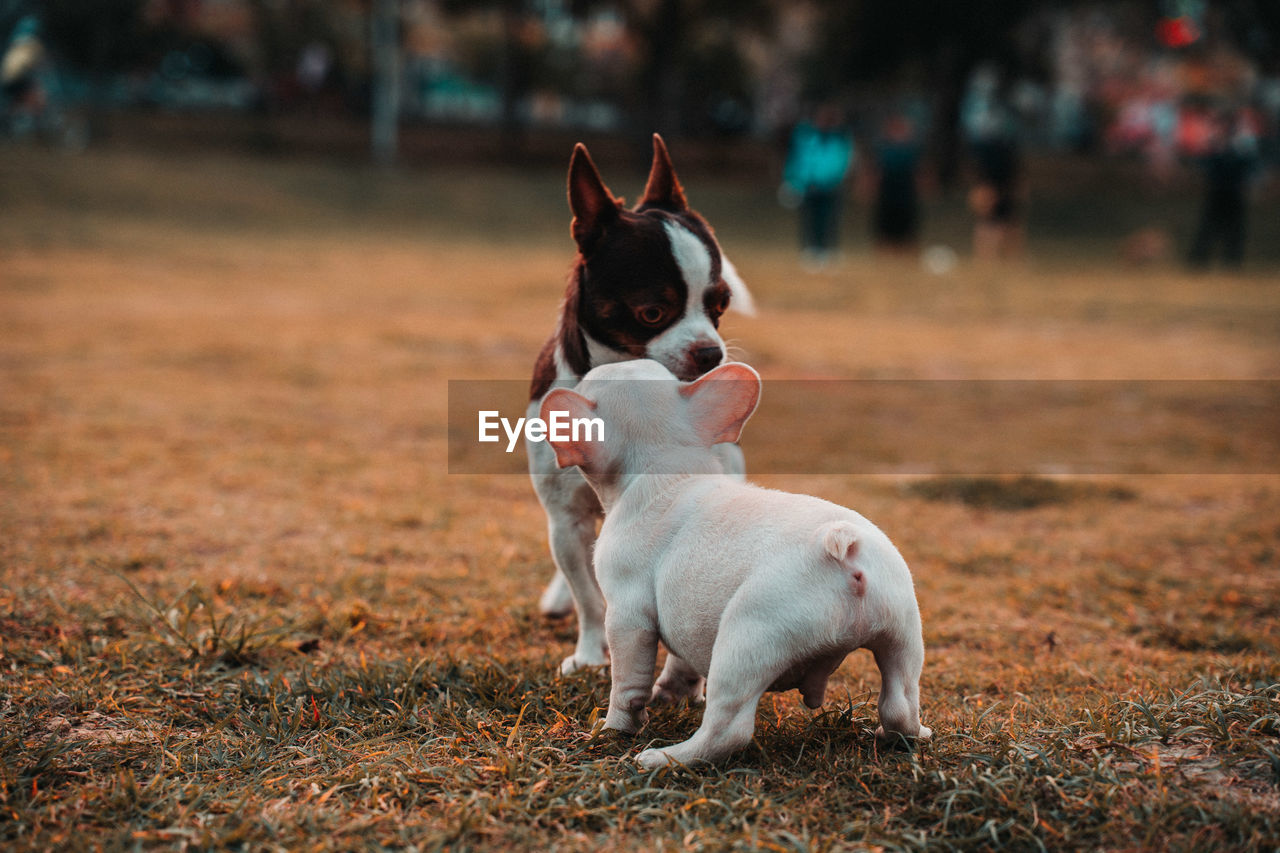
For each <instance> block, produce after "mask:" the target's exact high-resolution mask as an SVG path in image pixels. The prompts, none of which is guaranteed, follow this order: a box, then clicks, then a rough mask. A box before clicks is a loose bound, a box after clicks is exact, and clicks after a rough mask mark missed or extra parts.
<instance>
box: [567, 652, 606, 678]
mask: <svg viewBox="0 0 1280 853" xmlns="http://www.w3.org/2000/svg"><path fill="white" fill-rule="evenodd" d="M608 665H609V657H608V655H605V654H604V653H601V654H600V655H599V656H598V657H597V656H594V655H584V654H579V653H577V652H575V653H573V654H571V655H569V656H568V657H567V658H565V659H564V661H563V662H562V663H561V664H560V674H561V675H569V674H571V673H574V672H577V671H578V670H580V669H591V668H592V667H598V666H608Z"/></svg>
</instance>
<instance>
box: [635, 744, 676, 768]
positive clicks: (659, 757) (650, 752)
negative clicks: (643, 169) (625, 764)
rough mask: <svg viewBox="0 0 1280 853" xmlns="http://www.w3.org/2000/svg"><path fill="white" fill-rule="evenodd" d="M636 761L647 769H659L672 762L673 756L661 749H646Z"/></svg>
mask: <svg viewBox="0 0 1280 853" xmlns="http://www.w3.org/2000/svg"><path fill="white" fill-rule="evenodd" d="M636 763H637V764H639V765H640V766H641V767H643V768H644V769H645V770H657V769H658V768H659V767H666V766H668V765H669V764H671V757H670V756H668V755H667V754H666V753H665V752H663V751H662V750H660V749H646V750H645V751H644V752H642V753H640V754H639V755H637V756H636Z"/></svg>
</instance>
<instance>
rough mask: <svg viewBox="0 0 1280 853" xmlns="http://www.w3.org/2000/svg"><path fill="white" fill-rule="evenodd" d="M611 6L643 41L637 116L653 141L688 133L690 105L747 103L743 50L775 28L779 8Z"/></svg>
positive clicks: (736, 2) (717, 0) (668, 0)
mask: <svg viewBox="0 0 1280 853" xmlns="http://www.w3.org/2000/svg"><path fill="white" fill-rule="evenodd" d="M596 5H597V4H596V3H595V2H594V0H578V2H576V3H575V4H574V9H575V12H577V13H578V14H582V13H584V12H585V11H587V10H589V9H591V8H593V7H594V6H596ZM612 5H615V6H618V7H620V8H621V11H622V14H623V17H624V19H625V21H626V24H627V28H628V30H629V31H630V32H631V33H632V35H633V36H634V37H635V38H636V39H637V40H638V41H639V42H640V46H641V50H640V69H639V87H638V88H639V91H638V95H639V98H640V103H639V105H638V109H637V110H636V115H637V118H638V124H639V125H640V130H642V131H643V135H645V137H646V139H647V134H648V133H650V132H652V131H658V132H660V133H664V134H677V133H679V132H681V131H683V130H685V129H686V128H688V127H689V124H690V122H689V121H688V119H689V117H690V112H689V110H690V105H691V104H697V105H698V106H699V107H701V108H703V110H706V109H710V110H711V111H713V112H714V110H715V109H716V107H717V106H720V107H723V106H725V105H726V102H727V101H728V100H731V99H733V98H735V97H740V98H742V99H744V100H745V98H746V97H747V94H748V88H749V85H748V80H747V70H746V63H745V61H744V60H743V58H742V56H741V53H740V46H741V43H742V40H743V37H744V36H745V35H747V34H748V33H752V32H755V33H767V32H769V31H770V30H771V29H772V26H773V22H774V6H773V3H770V2H768V0H625V2H621V3H615V4H612ZM699 118H700V119H705V118H707V116H705V115H703V116H700V117H699ZM729 121H730V123H731V122H732V119H729ZM694 124H695V125H696V122H695V123H694Z"/></svg>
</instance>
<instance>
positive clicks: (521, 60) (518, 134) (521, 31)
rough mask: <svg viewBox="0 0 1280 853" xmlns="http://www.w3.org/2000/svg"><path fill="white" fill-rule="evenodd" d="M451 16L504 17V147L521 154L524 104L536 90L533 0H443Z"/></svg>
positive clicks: (500, 58)
mask: <svg viewBox="0 0 1280 853" xmlns="http://www.w3.org/2000/svg"><path fill="white" fill-rule="evenodd" d="M440 8H441V9H442V10H443V11H444V12H445V13H446V14H448V15H452V16H455V17H456V16H458V15H462V14H473V13H475V12H477V11H497V12H498V13H499V14H500V15H501V17H502V45H501V49H500V51H499V54H498V57H497V78H498V79H497V84H498V91H499V92H500V93H501V98H502V111H501V128H502V146H503V150H504V152H505V154H506V155H507V156H508V157H515V156H519V155H520V154H521V153H522V152H523V150H524V147H525V142H526V135H525V134H526V123H527V119H526V116H525V115H524V114H523V113H522V112H521V110H520V105H521V103H522V102H523V101H524V99H525V98H526V97H528V95H529V93H530V92H532V91H533V84H534V79H535V73H536V67H537V51H536V43H537V29H536V21H535V19H534V9H533V3H532V2H530V0H441V2H440Z"/></svg>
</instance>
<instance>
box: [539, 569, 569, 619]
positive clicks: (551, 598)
mask: <svg viewBox="0 0 1280 853" xmlns="http://www.w3.org/2000/svg"><path fill="white" fill-rule="evenodd" d="M538 612H540V613H541V614H542V615H543V616H545V617H546V618H548V619H563V618H564V617H566V616H568V615H570V614H571V613H573V593H572V592H570V591H569V585H568V584H567V583H565V582H564V581H563V580H562V579H561V578H560V577H559V576H557V577H556V579H555V580H553V581H552V582H551V583H550V584H548V585H547V588H546V589H545V590H543V592H542V597H541V598H540V599H538Z"/></svg>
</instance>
